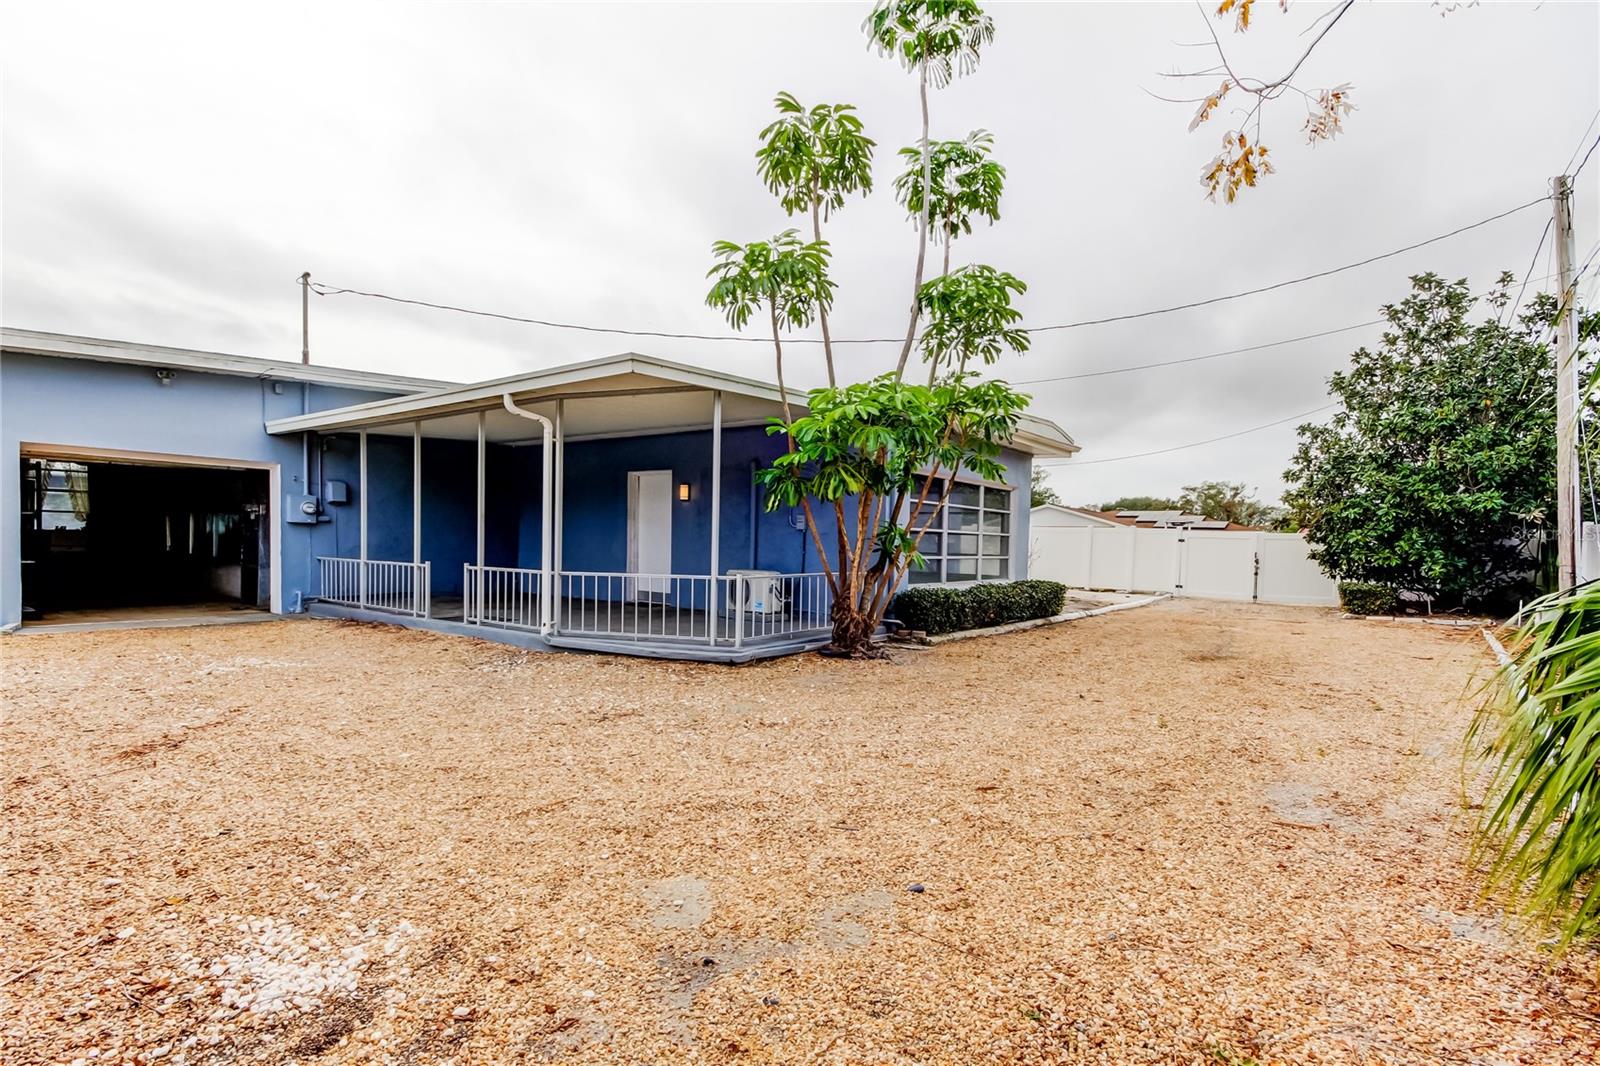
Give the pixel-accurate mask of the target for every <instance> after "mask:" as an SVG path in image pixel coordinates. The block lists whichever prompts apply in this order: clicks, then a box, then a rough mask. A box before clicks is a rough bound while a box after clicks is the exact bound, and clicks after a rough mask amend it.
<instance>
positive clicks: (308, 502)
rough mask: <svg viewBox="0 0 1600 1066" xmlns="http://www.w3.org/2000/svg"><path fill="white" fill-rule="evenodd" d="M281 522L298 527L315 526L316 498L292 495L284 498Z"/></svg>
mask: <svg viewBox="0 0 1600 1066" xmlns="http://www.w3.org/2000/svg"><path fill="white" fill-rule="evenodd" d="M283 520H284V521H285V522H292V523H295V524H298V525H314V524H316V521H317V498H316V497H315V496H295V495H293V494H291V495H289V496H285V497H284V514H283Z"/></svg>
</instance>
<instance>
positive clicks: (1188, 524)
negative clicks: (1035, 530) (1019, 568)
mask: <svg viewBox="0 0 1600 1066" xmlns="http://www.w3.org/2000/svg"><path fill="white" fill-rule="evenodd" d="M1033 510H1035V511H1043V510H1051V511H1064V512H1067V513H1070V514H1075V515H1082V516H1083V517H1085V518H1088V519H1090V520H1091V521H1095V522H1102V523H1104V524H1105V525H1108V526H1112V525H1115V526H1131V527H1133V528H1135V529H1211V530H1218V529H1220V530H1227V531H1228V532H1231V533H1238V532H1247V531H1248V532H1255V531H1256V529H1255V527H1254V526H1242V525H1240V524H1239V523H1237V522H1223V521H1219V520H1217V519H1212V518H1207V517H1206V516H1205V515H1198V514H1190V513H1188V512H1187V511H1097V510H1095V509H1094V508H1092V507H1068V506H1067V505H1066V504H1064V503H1041V504H1040V505H1039V506H1037V507H1035V508H1033Z"/></svg>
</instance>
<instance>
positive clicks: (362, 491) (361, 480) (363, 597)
mask: <svg viewBox="0 0 1600 1066" xmlns="http://www.w3.org/2000/svg"><path fill="white" fill-rule="evenodd" d="M359 436H360V440H361V464H360V467H361V469H360V473H359V476H358V477H357V479H356V494H357V495H358V496H359V497H360V498H359V500H358V501H357V502H359V503H360V504H361V507H360V513H361V518H360V522H361V563H360V568H361V575H360V578H361V580H360V581H359V582H358V584H359V587H360V592H359V593H358V596H359V599H358V600H357V602H358V603H359V604H360V605H361V606H362V607H365V606H366V605H367V431H366V430H364V429H363V430H362V431H361V432H360V435H359Z"/></svg>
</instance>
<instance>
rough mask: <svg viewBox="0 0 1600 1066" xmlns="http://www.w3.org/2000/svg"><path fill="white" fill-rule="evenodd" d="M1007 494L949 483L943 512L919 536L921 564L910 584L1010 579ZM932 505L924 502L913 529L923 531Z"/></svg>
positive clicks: (986, 487)
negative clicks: (921, 535)
mask: <svg viewBox="0 0 1600 1066" xmlns="http://www.w3.org/2000/svg"><path fill="white" fill-rule="evenodd" d="M1011 493H1012V490H1011V489H1002V488H995V487H994V486H991V485H976V484H973V483H972V482H968V481H957V482H956V483H955V484H954V485H952V486H951V487H950V499H949V501H948V502H947V503H946V504H945V507H944V513H943V514H941V515H939V517H938V518H936V519H934V523H933V525H932V526H930V527H929V528H928V532H927V533H925V534H923V537H922V545H921V549H920V550H921V552H922V558H923V565H922V566H920V567H912V568H911V570H910V571H908V577H909V578H910V581H911V583H912V584H913V585H927V584H937V583H940V582H960V581H1006V580H1009V579H1010V577H1011ZM928 495H929V496H930V497H932V496H933V495H934V493H933V492H929V494H928ZM934 507H935V504H934V501H933V500H932V499H930V500H929V502H927V503H926V504H924V505H923V508H922V510H921V511H920V512H919V513H918V514H917V515H916V516H914V517H913V518H912V528H914V529H919V528H921V526H922V524H923V523H924V522H925V521H927V517H928V515H929V514H931V513H932V512H933V510H934Z"/></svg>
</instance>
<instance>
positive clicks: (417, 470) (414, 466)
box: [411, 419, 428, 614]
mask: <svg viewBox="0 0 1600 1066" xmlns="http://www.w3.org/2000/svg"><path fill="white" fill-rule="evenodd" d="M411 564H412V569H411V592H412V595H413V597H414V598H417V599H420V601H421V602H418V603H413V604H412V609H413V612H414V613H416V614H424V613H426V611H427V609H428V592H427V590H426V589H424V588H423V582H422V579H421V577H419V576H418V571H419V570H421V569H422V420H421V419H418V420H417V421H415V422H413V423H411Z"/></svg>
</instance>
